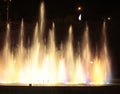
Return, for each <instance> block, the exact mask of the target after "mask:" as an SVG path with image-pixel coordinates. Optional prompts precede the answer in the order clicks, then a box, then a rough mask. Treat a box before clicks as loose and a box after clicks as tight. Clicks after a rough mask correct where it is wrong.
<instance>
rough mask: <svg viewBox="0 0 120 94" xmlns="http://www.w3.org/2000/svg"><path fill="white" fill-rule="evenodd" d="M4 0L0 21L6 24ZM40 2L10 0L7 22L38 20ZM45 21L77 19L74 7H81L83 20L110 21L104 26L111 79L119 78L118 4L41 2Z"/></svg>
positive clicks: (102, 1)
mask: <svg viewBox="0 0 120 94" xmlns="http://www.w3.org/2000/svg"><path fill="white" fill-rule="evenodd" d="M6 1H7V0H0V17H1V18H0V21H1V22H2V21H6V5H7V2H6ZM40 2H41V1H40V0H12V2H11V3H10V11H9V14H10V15H9V17H10V20H11V21H20V20H21V18H24V20H25V21H26V22H35V21H37V20H38V11H39V5H40ZM44 2H45V10H46V19H48V20H49V19H56V18H60V19H64V18H66V17H68V16H72V15H78V14H79V12H78V11H77V7H78V6H81V7H82V14H83V16H84V17H83V18H84V19H85V20H90V21H98V20H102V19H103V18H107V17H111V20H110V21H109V23H108V25H109V26H108V30H109V32H108V38H109V40H108V41H109V44H108V45H109V48H110V50H111V51H110V52H111V56H112V58H113V61H112V63H113V64H112V65H113V66H114V70H115V73H114V75H115V77H120V4H119V0H44Z"/></svg>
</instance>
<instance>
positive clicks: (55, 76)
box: [0, 3, 111, 85]
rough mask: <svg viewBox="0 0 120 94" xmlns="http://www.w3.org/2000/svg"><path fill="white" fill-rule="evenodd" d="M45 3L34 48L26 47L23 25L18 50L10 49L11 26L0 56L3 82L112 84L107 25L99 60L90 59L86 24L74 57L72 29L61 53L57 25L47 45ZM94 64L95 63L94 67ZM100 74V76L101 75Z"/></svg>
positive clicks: (53, 27)
mask: <svg viewBox="0 0 120 94" xmlns="http://www.w3.org/2000/svg"><path fill="white" fill-rule="evenodd" d="M44 26H45V20H44V3H41V6H40V19H39V21H38V22H36V26H35V30H34V35H33V40H32V44H31V46H30V47H28V48H25V47H24V32H25V31H24V21H23V20H22V22H21V28H20V33H19V34H20V35H19V42H18V44H17V47H16V48H14V49H12V50H11V47H10V42H11V41H10V24H7V32H6V37H5V44H4V48H3V52H2V54H1V55H0V56H1V57H0V68H3V69H0V70H1V71H0V82H1V83H24V84H29V83H32V84H40V85H41V84H42V85H54V84H55V85H57V84H91V83H92V84H104V83H108V82H109V78H110V76H111V74H110V61H109V58H108V52H107V45H106V44H107V39H106V35H105V23H103V44H102V49H101V50H98V51H100V52H101V53H100V56H99V55H98V54H96V56H95V57H94V58H93V57H92V58H91V56H92V52H91V49H90V40H89V27H88V25H87V24H86V25H85V30H84V35H83V41H82V43H80V44H81V46H80V45H79V46H80V47H78V48H81V50H79V49H78V50H77V52H79V53H78V54H77V55H75V51H74V47H73V42H74V40H73V39H74V38H73V29H72V26H70V27H69V30H68V38H67V40H66V43H65V44H61V47H60V50H58V49H57V46H56V44H55V40H56V39H55V32H56V31H55V23H53V25H52V28H51V29H49V34H48V41H47V42H44V38H43V34H44V31H45V27H44ZM91 62H92V63H91ZM98 74H99V75H98Z"/></svg>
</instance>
